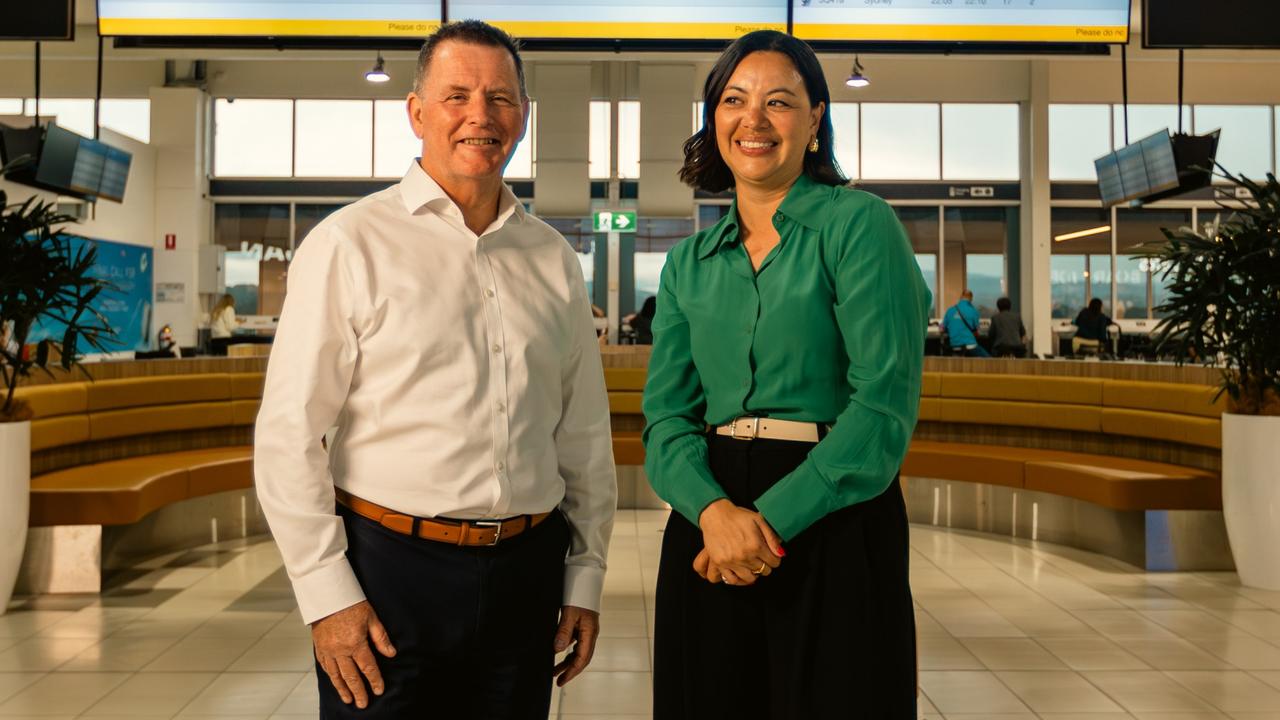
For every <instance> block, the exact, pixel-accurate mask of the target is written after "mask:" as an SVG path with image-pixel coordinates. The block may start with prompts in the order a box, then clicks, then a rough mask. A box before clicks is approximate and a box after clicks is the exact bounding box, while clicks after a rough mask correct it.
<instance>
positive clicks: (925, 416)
mask: <svg viewBox="0 0 1280 720" xmlns="http://www.w3.org/2000/svg"><path fill="white" fill-rule="evenodd" d="M919 419H920V420H941V419H942V406H941V404H940V403H939V402H938V398H936V397H922V398H920V417H919Z"/></svg>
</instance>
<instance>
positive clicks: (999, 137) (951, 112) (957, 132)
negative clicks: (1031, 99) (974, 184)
mask: <svg viewBox="0 0 1280 720" xmlns="http://www.w3.org/2000/svg"><path fill="white" fill-rule="evenodd" d="M1018 125H1019V122H1018V106H1017V105H1015V104H1011V103H1002V104H995V103H987V104H964V103H945V104H944V105H943V106H942V178H943V179H944V180H1017V179H1018V178H1020V177H1022V172H1021V167H1020V166H1019V163H1018V154H1019V153H1018Z"/></svg>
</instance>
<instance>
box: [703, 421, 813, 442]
mask: <svg viewBox="0 0 1280 720" xmlns="http://www.w3.org/2000/svg"><path fill="white" fill-rule="evenodd" d="M716 434H717V435H725V436H727V437H731V438H733V439H734V440H755V439H756V438H761V439H766V440H794V441H796V442H812V443H816V442H818V440H819V439H820V438H819V437H818V423H811V422H799V421H796V420H779V419H777V418H765V417H750V416H743V417H739V418H734V419H733V421H731V422H729V423H726V424H724V425H717V426H716Z"/></svg>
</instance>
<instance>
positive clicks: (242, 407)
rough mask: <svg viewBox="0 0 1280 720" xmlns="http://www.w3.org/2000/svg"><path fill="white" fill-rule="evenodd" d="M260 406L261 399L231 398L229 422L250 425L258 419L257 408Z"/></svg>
mask: <svg viewBox="0 0 1280 720" xmlns="http://www.w3.org/2000/svg"><path fill="white" fill-rule="evenodd" d="M261 407H262V401H261V400H232V401H231V424H232V425H252V424H253V423H254V422H255V421H256V420H257V419H258V409H259V408H261Z"/></svg>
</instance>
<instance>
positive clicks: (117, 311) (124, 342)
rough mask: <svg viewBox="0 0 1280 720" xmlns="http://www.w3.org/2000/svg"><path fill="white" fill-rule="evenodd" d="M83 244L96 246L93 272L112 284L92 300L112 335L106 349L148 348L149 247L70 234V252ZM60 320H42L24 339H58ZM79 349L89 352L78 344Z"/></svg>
mask: <svg viewBox="0 0 1280 720" xmlns="http://www.w3.org/2000/svg"><path fill="white" fill-rule="evenodd" d="M86 244H92V245H95V246H97V248H98V260H97V263H96V264H95V265H94V271H93V275H94V276H95V277H99V278H102V279H103V280H106V281H108V282H110V283H111V284H113V285H114V286H115V289H114V290H110V291H103V292H102V293H101V294H100V295H98V297H97V299H95V300H94V303H93V305H94V307H95V308H97V310H98V312H100V313H102V315H103V316H104V317H105V318H106V319H107V322H108V323H110V324H111V327H112V329H113V330H115V333H116V337H115V339H114V340H109V341H108V342H107V343H106V349H107V351H108V352H132V351H135V350H149V349H150V348H151V311H152V294H153V292H154V286H155V283H154V277H153V272H152V264H153V263H152V260H153V250H152V249H151V248H150V247H145V246H141V245H126V244H124V243H117V242H111V241H110V240H92V239H88V238H79V237H77V238H72V240H71V247H72V250H73V251H74V252H79V250H80V248H82V247H84V245H86ZM60 325H61V323H48V324H42V325H41V326H40V327H38V328H34V329H32V331H31V337H30V339H29V340H28V342H39V341H40V340H43V339H45V338H49V337H52V338H54V339H56V340H61V339H62V334H63V328H62V327H60ZM79 350H80V352H82V353H84V352H92V348H87V347H84V346H81V347H80V348H79Z"/></svg>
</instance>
